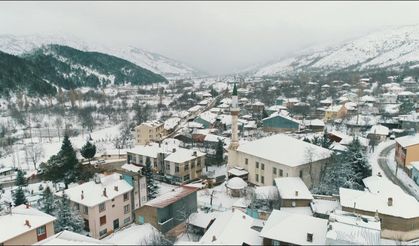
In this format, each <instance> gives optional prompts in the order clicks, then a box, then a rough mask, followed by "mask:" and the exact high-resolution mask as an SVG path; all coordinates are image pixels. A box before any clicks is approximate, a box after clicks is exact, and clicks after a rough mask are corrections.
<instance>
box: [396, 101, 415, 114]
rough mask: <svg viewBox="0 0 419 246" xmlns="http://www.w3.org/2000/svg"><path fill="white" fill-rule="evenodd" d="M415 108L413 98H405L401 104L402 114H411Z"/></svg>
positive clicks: (400, 110)
mask: <svg viewBox="0 0 419 246" xmlns="http://www.w3.org/2000/svg"><path fill="white" fill-rule="evenodd" d="M414 110H415V104H414V103H413V102H412V101H411V100H403V102H402V104H400V106H399V112H400V114H409V113H411V112H412V111H414Z"/></svg>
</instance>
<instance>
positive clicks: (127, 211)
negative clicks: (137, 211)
mask: <svg viewBox="0 0 419 246" xmlns="http://www.w3.org/2000/svg"><path fill="white" fill-rule="evenodd" d="M127 213H129V204H128V205H125V206H124V214H127Z"/></svg>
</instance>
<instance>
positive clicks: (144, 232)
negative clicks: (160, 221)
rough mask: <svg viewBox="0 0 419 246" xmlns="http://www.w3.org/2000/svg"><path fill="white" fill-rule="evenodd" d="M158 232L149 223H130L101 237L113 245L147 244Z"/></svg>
mask: <svg viewBox="0 0 419 246" xmlns="http://www.w3.org/2000/svg"><path fill="white" fill-rule="evenodd" d="M159 233H160V232H159V231H158V230H157V229H156V228H154V227H153V226H152V225H150V224H148V223H147V224H143V225H136V224H131V225H129V226H127V227H124V228H122V229H120V230H118V231H115V232H114V233H112V234H111V235H109V236H107V237H105V238H103V239H102V241H104V242H107V243H112V244H115V245H149V244H150V241H152V239H153V237H154V236H155V235H158V234H159Z"/></svg>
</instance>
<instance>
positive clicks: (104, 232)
mask: <svg viewBox="0 0 419 246" xmlns="http://www.w3.org/2000/svg"><path fill="white" fill-rule="evenodd" d="M106 233H108V230H107V229H103V230H101V231H100V232H99V236H103V235H105V234H106Z"/></svg>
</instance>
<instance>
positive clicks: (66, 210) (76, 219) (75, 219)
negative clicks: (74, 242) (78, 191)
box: [54, 193, 84, 233]
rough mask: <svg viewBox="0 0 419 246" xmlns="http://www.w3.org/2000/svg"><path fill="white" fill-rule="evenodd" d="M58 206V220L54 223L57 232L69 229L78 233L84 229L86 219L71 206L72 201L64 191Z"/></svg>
mask: <svg viewBox="0 0 419 246" xmlns="http://www.w3.org/2000/svg"><path fill="white" fill-rule="evenodd" d="M57 207H58V211H57V216H56V217H57V220H56V221H55V224H54V226H55V232H56V233H58V232H60V231H63V230H69V231H72V232H76V233H80V232H82V231H83V228H84V220H83V218H82V217H81V216H80V214H79V213H78V212H77V211H74V210H73V209H72V208H71V207H70V202H69V200H68V198H67V195H66V194H65V193H63V196H62V197H61V199H60V200H59V202H58V206H57Z"/></svg>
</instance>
